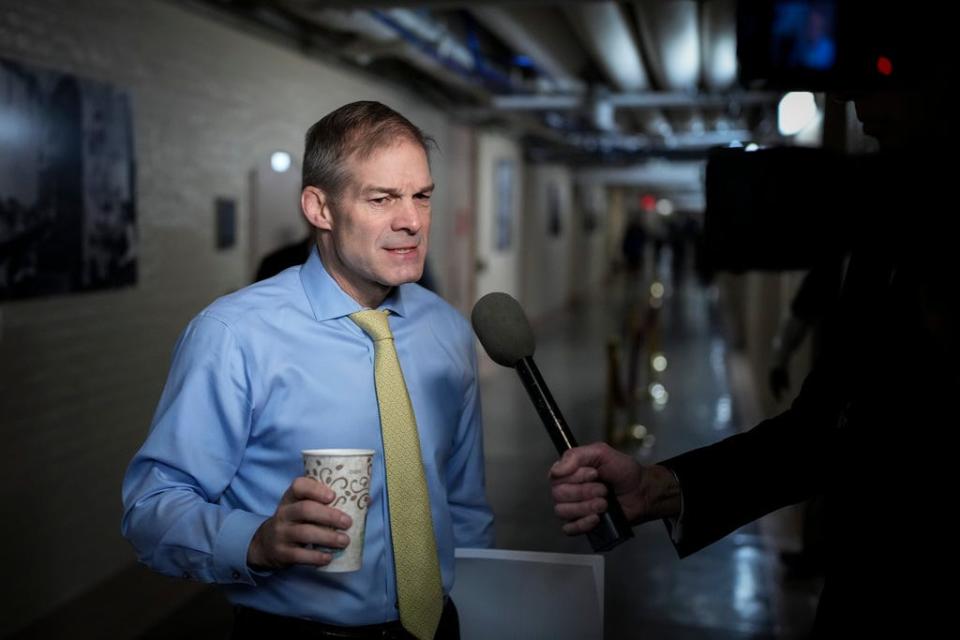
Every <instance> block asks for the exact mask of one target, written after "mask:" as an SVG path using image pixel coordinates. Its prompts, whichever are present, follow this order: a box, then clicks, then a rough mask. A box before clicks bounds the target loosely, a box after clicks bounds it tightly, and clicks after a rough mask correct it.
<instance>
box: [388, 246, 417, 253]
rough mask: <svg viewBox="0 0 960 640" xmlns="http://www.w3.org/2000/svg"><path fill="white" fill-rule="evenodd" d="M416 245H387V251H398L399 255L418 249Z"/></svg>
mask: <svg viewBox="0 0 960 640" xmlns="http://www.w3.org/2000/svg"><path fill="white" fill-rule="evenodd" d="M416 250H417V248H416V247H387V251H389V252H391V253H396V254H398V255H405V254H407V253H413V252H414V251H416Z"/></svg>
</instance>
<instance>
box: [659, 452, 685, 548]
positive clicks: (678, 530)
mask: <svg viewBox="0 0 960 640" xmlns="http://www.w3.org/2000/svg"><path fill="white" fill-rule="evenodd" d="M667 468H668V469H669V467H667ZM670 473H672V474H673V477H674V479H675V480H676V481H677V486H678V487H680V515H679V516H678V517H676V518H664V519H663V522H664V523H665V524H666V525H667V532H668V533H669V534H670V540H672V541H673V544H680V540H682V539H683V512H684V509H683V486H681V485H680V476H678V475H677V472H676V471H674V470H673V469H670Z"/></svg>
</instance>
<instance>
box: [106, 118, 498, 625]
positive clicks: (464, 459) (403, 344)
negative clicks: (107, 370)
mask: <svg viewBox="0 0 960 640" xmlns="http://www.w3.org/2000/svg"><path fill="white" fill-rule="evenodd" d="M430 142H432V141H430V139H429V138H427V137H426V136H425V135H424V134H423V133H422V132H421V131H420V130H419V129H418V128H417V127H415V126H414V125H413V124H412V123H410V122H409V121H408V120H407V119H406V118H404V117H403V116H402V115H400V114H399V113H396V112H395V111H393V110H391V109H389V108H388V107H386V106H384V105H382V104H379V103H375V102H357V103H352V104H349V105H346V106H344V107H341V108H340V109H338V110H336V111H334V112H332V113H331V114H329V115H327V116H326V117H324V118H323V119H322V120H320V121H319V122H318V123H316V124H315V125H314V126H313V127H311V128H310V130H309V131H308V132H307V138H306V149H305V152H304V162H303V190H302V194H301V207H302V210H303V213H304V216H305V217H306V218H307V220H308V221H309V222H310V224H311V225H312V226H313V227H314V228H315V229H316V233H317V247H316V248H315V249H314V250H313V251H312V253H311V254H310V257H309V258H308V259H307V261H306V263H305V264H304V265H303V266H302V267H293V268H290V269H287V270H285V271H283V272H282V273H280V274H278V275H277V276H275V277H273V278H270V279H268V280H265V281H263V282H259V283H257V284H254V285H251V286H249V287H247V288H245V289H242V290H240V291H238V292H236V293H233V294H231V295H228V296H225V297H223V298H220V299H219V300H217V301H215V302H214V303H213V304H211V305H210V306H209V307H207V308H206V309H205V310H203V311H202V312H201V313H200V314H199V315H198V316H197V317H196V318H194V319H193V320H192V321H191V322H190V324H189V325H188V326H187V328H186V330H185V331H184V333H183V334H182V336H181V337H180V340H179V342H178V343H177V346H176V349H175V352H174V356H173V363H172V366H171V369H170V373H169V377H168V379H167V383H166V386H165V388H164V390H163V394H162V396H161V398H160V403H159V406H158V408H157V411H156V415H155V416H154V419H153V423H152V426H151V429H150V433H149V435H148V437H147V439H146V442H145V443H144V445H143V447H142V448H141V449H140V451H139V452H138V453H137V454H136V455H135V456H134V458H133V460H132V462H131V464H130V467H129V469H128V470H127V474H126V477H125V478H124V483H123V502H124V515H123V522H122V529H123V534H124V536H125V537H126V538H127V539H128V540H130V542H131V543H132V544H133V546H134V547H135V548H136V551H137V554H138V556H139V558H140V560H141V561H142V562H144V563H146V564H147V565H149V566H150V567H152V568H153V569H154V570H156V571H159V572H161V573H164V574H168V575H175V576H183V577H185V578H190V579H193V580H199V581H203V582H213V583H218V584H220V585H221V586H222V587H223V589H224V590H225V592H226V595H227V597H228V598H229V600H230V601H231V602H232V603H233V604H234V605H235V606H236V607H237V611H238V622H239V623H241V624H238V625H237V627H235V629H234V636H235V637H241V636H242V635H243V634H244V633H251V630H256V629H269V630H271V631H282V630H284V629H289V630H291V631H300V630H303V631H304V632H307V633H311V634H313V635H315V636H318V637H325V635H324V634H330V637H367V635H371V636H373V635H375V636H376V637H398V638H401V637H407V636H406V635H405V632H404V631H403V630H402V628H400V627H399V623H398V622H396V621H397V619H398V610H397V590H396V580H395V571H394V562H393V549H392V546H391V534H390V517H389V513H388V505H387V499H386V488H385V469H384V455H383V443H382V440H381V433H380V417H379V408H378V404H377V396H376V389H375V386H374V376H373V366H374V362H373V356H374V346H373V342H372V341H371V340H370V338H369V337H368V336H367V335H366V334H364V332H363V331H362V330H361V329H360V327H358V326H357V325H356V324H354V322H353V321H352V320H351V319H350V318H349V315H350V314H352V313H354V312H356V311H359V310H361V309H364V308H369V309H381V310H388V311H389V312H390V316H389V323H390V327H391V329H392V332H393V335H394V340H395V344H396V350H397V354H398V357H399V360H400V362H401V363H402V366H403V375H404V379H405V382H406V386H407V391H408V393H409V396H410V400H411V403H412V405H413V409H414V413H415V416H416V422H417V426H418V430H419V437H420V447H421V452H422V458H423V466H424V472H425V475H426V481H427V488H428V493H429V498H430V510H431V515H432V519H433V526H434V533H435V537H436V542H437V553H438V555H439V561H440V569H441V577H442V584H443V592H444V593H445V594H447V593H449V591H450V588H451V586H452V584H453V568H454V548H455V547H488V546H491V544H492V542H493V531H492V523H493V516H492V514H491V511H490V509H489V506H488V505H487V501H486V496H485V490H484V468H483V442H482V432H481V418H480V399H479V393H478V380H477V364H476V352H475V350H474V342H473V334H472V332H471V331H470V328H469V325H468V324H467V322H466V321H465V320H464V319H463V317H462V316H461V315H460V314H459V313H457V312H456V311H455V310H454V309H453V308H452V307H450V306H449V305H448V304H446V303H445V302H444V301H443V300H441V299H440V298H439V297H437V296H436V295H434V294H433V293H431V292H429V291H427V290H426V289H424V288H422V287H420V286H418V285H416V284H412V283H414V282H416V280H418V279H419V278H420V276H421V273H422V271H423V265H424V259H425V257H426V252H427V240H428V232H429V229H430V196H431V194H432V192H433V188H434V184H433V180H432V177H431V174H430V168H429V164H428V145H429V143H430ZM313 448H361V449H373V450H374V451H375V452H376V453H375V456H374V472H373V479H372V486H371V492H370V495H371V503H370V510H369V514H368V517H367V523H366V534H365V541H364V549H363V566H362V568H361V569H360V570H359V571H355V572H350V573H326V572H318V571H317V570H316V567H317V566H322V565H325V564H327V563H329V562H330V560H331V556H330V554H328V553H325V552H323V551H320V550H317V549H315V548H314V547H313V546H312V545H321V546H327V547H344V546H346V545H347V543H348V539H347V536H346V534H345V533H343V530H345V529H346V528H347V527H348V526H349V517H348V516H346V514H344V513H343V512H341V511H339V510H337V509H334V508H332V507H330V506H328V505H329V503H330V502H331V501H332V499H333V492H332V491H331V490H330V489H329V488H328V487H326V486H325V485H322V484H320V483H318V482H316V481H315V480H313V479H310V478H305V477H302V476H303V467H302V460H301V456H300V451H301V450H302V449H313ZM457 633H458V631H457V624H456V612H455V609H453V607H452V603H450V602H449V600H447V601H446V605H445V608H444V615H443V619H442V620H441V623H440V628H439V630H438V633H437V637H457ZM344 634H347V635H344ZM351 634H352V635H351ZM251 635H253V634H252V633H251Z"/></svg>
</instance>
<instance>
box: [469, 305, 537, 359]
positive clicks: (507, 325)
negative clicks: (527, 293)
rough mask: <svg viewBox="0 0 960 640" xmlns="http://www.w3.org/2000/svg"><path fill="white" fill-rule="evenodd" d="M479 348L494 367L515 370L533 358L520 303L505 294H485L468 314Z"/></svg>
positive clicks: (530, 330) (526, 324) (528, 332)
mask: <svg viewBox="0 0 960 640" xmlns="http://www.w3.org/2000/svg"><path fill="white" fill-rule="evenodd" d="M470 318H471V321H472V322H473V330H474V331H476V332H477V337H478V338H480V344H482V345H483V348H484V349H486V350H487V353H488V354H489V355H490V357H491V358H492V359H493V361H494V362H496V363H497V364H501V365H503V366H505V367H515V366H517V363H519V362H520V361H521V360H522V359H524V358H527V357H530V356H532V355H533V351H534V348H535V344H534V340H533V330H532V329H531V328H530V323H529V322H527V316H526V314H524V313H523V309H522V308H521V307H520V303H519V302H517V301H516V300H514V299H513V298H512V297H510V296H509V295H507V294H506V293H501V292H495V293H488V294H487V295H485V296H483V297H482V298H480V300H478V301H477V304H475V305H474V306H473V313H471V314H470Z"/></svg>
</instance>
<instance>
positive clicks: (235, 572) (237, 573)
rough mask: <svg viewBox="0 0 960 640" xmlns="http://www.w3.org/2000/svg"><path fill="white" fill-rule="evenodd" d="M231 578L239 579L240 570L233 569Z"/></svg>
mask: <svg viewBox="0 0 960 640" xmlns="http://www.w3.org/2000/svg"><path fill="white" fill-rule="evenodd" d="M233 579H234V580H239V579H240V572H239V571H234V572H233Z"/></svg>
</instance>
